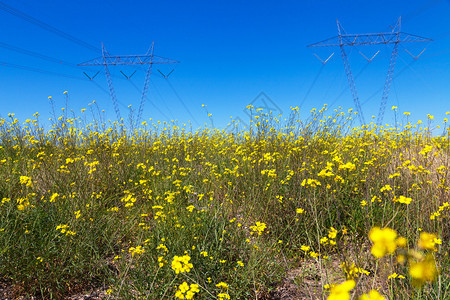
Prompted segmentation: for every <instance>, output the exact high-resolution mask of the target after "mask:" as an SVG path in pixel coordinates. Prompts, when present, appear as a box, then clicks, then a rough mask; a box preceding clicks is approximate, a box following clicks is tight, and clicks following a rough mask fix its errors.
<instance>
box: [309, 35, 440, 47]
mask: <svg viewBox="0 0 450 300" xmlns="http://www.w3.org/2000/svg"><path fill="white" fill-rule="evenodd" d="M429 41H432V39H429V38H425V37H421V36H418V35H414V34H409V33H405V32H386V33H366V34H342V35H339V36H335V37H332V38H329V39H326V40H323V41H321V42H318V43H315V44H311V45H308V46H307V47H341V46H363V45H385V44H398V43H411V42H429Z"/></svg>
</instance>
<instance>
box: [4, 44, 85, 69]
mask: <svg viewBox="0 0 450 300" xmlns="http://www.w3.org/2000/svg"><path fill="white" fill-rule="evenodd" d="M0 47H1V48H4V49H8V50H11V51H14V52H17V53H21V54H25V55H28V56H32V57H36V58H39V59H42V60H46V61H49V62H53V63H57V64H60V65H66V66H70V67H75V68H78V67H77V65H76V64H72V63H70V62H67V61H64V60H62V59H58V58H55V57H51V56H48V55H44V54H40V53H37V52H34V51H30V50H27V49H23V48H20V47H16V46H13V45H10V44H6V43H3V42H0Z"/></svg>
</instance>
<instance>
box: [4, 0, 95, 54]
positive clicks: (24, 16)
mask: <svg viewBox="0 0 450 300" xmlns="http://www.w3.org/2000/svg"><path fill="white" fill-rule="evenodd" d="M0 9H1V10H3V11H5V12H7V13H9V14H11V15H13V16H16V17H18V18H21V19H23V20H25V21H27V22H29V23H31V24H34V25H36V26H38V27H40V28H42V29H44V30H46V31H49V32H51V33H54V34H56V35H58V36H60V37H62V38H64V39H66V40H69V41H71V42H73V43H75V44H78V45H80V46H82V47H85V48H87V49H89V50H92V51H95V52H100V53H101V50H100V49H99V48H98V47H95V46H93V45H91V44H89V43H87V42H85V41H82V40H80V39H79V38H76V37H74V36H73V35H71V34H68V33H65V32H64V31H62V30H59V29H58V28H56V27H53V26H51V25H49V24H47V23H44V22H42V21H40V20H38V19H36V18H34V17H32V16H30V15H27V14H26V13H24V12H22V11H20V10H18V9H16V8H14V7H11V6H9V5H7V4H6V3H4V2H2V1H0Z"/></svg>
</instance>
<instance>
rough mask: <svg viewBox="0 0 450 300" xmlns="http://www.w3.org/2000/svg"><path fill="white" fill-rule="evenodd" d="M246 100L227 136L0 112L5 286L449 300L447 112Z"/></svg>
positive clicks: (59, 294) (126, 295) (35, 291)
mask: <svg viewBox="0 0 450 300" xmlns="http://www.w3.org/2000/svg"><path fill="white" fill-rule="evenodd" d="M248 109H249V110H250V111H251V114H252V122H251V124H252V125H251V128H249V129H248V130H243V131H238V130H237V128H236V130H231V131H228V132H226V131H220V130H216V129H212V128H204V129H201V130H195V129H192V128H190V127H189V126H183V125H182V124H178V123H177V122H172V123H159V122H156V123H155V124H150V122H149V124H147V123H146V122H143V123H142V124H140V126H139V128H140V129H133V127H132V126H126V127H127V128H128V130H127V129H125V126H124V125H121V124H118V123H111V122H110V123H108V122H104V121H102V120H101V118H99V117H97V118H96V116H98V115H97V113H96V112H95V110H92V111H91V112H89V111H82V112H81V113H80V114H79V115H80V116H79V117H75V116H69V114H66V113H64V115H63V116H61V117H60V118H56V116H55V117H53V118H52V120H53V127H52V128H51V129H50V130H43V129H42V127H41V125H40V124H39V120H38V114H36V115H34V117H33V119H30V120H26V121H25V122H24V123H21V122H19V121H18V120H17V119H15V117H14V115H9V117H8V118H6V119H0V131H1V134H0V145H1V146H0V199H1V206H0V212H1V214H0V276H1V283H2V285H3V286H4V287H5V289H4V293H9V294H8V295H9V297H12V298H14V297H19V296H25V297H31V296H36V297H38V298H39V297H40V298H44V299H51V298H54V299H64V298H68V297H70V296H73V295H82V294H86V293H92V292H93V291H97V294H98V295H99V297H104V298H112V299H327V298H328V299H359V298H360V297H361V299H382V298H380V297H384V298H386V299H449V298H450V277H449V272H448V271H449V265H450V258H449V255H448V254H449V248H450V241H449V240H450V222H449V218H448V216H449V211H450V207H449V188H450V182H449V179H450V178H449V175H450V174H449V163H450V162H449V158H450V141H449V130H448V127H447V120H446V119H445V120H444V122H443V123H442V120H439V121H437V120H434V117H433V116H428V120H425V121H424V122H425V123H426V124H410V123H409V122H408V118H409V116H408V114H407V113H405V114H399V115H398V116H397V118H398V119H399V120H401V122H400V123H401V124H400V125H399V126H398V127H397V128H394V127H385V128H376V126H367V127H363V128H358V127H354V123H353V119H355V118H356V116H355V113H353V112H352V111H348V112H343V111H341V110H334V111H327V109H326V106H325V107H324V108H322V109H320V110H313V111H312V112H311V115H310V116H309V117H308V119H307V120H305V119H304V118H302V119H301V118H300V114H299V111H298V109H297V108H293V109H292V111H291V115H290V116H289V118H288V119H287V120H278V119H277V118H276V117H275V116H271V115H270V114H268V113H266V112H264V111H260V110H256V109H254V108H252V107H251V106H249V107H248ZM442 117H445V116H442ZM92 119H96V120H97V121H95V120H94V121H90V120H92ZM301 120H302V121H301ZM437 125H440V128H439V129H438V130H440V132H442V133H443V134H442V136H441V135H439V136H435V135H434V136H433V135H431V134H430V132H429V130H428V128H430V127H436V126H437ZM231 126H237V124H235V123H233V124H232V125H231ZM5 295H6V294H5ZM283 297H284V298H283Z"/></svg>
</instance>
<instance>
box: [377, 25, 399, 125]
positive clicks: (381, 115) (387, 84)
mask: <svg viewBox="0 0 450 300" xmlns="http://www.w3.org/2000/svg"><path fill="white" fill-rule="evenodd" d="M401 20H402V19H401V17H400V18H399V19H398V21H397V23H396V24H395V26H394V28H393V29H392V32H397V40H396V43H395V44H394V49H393V50H392V54H391V61H390V62H389V69H388V73H387V76H386V81H385V83H384V90H383V96H382V97H381V105H380V110H379V112H378V118H377V126H381V125H382V123H383V119H384V112H385V111H386V103H387V99H388V96H389V90H390V88H391V83H392V77H393V75H394V68H395V62H396V61H397V56H398V44H399V43H400V35H399V33H400V26H401ZM396 126H397V124H396Z"/></svg>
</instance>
